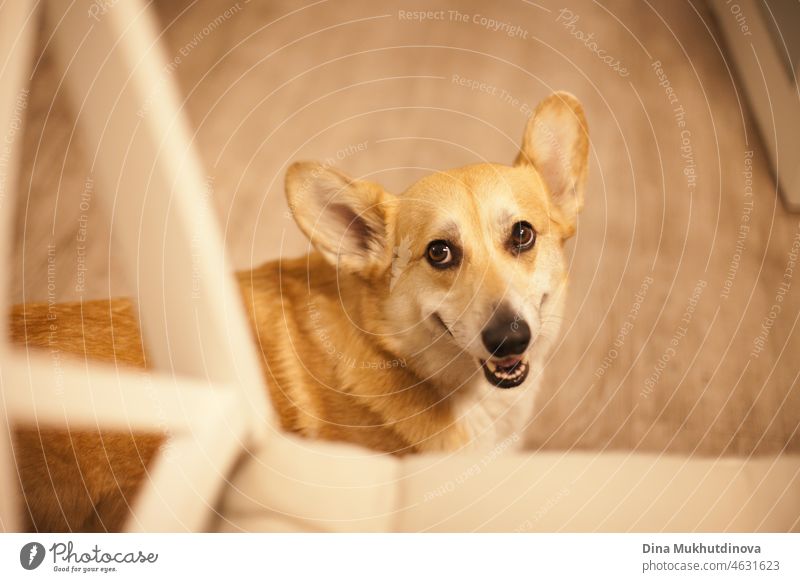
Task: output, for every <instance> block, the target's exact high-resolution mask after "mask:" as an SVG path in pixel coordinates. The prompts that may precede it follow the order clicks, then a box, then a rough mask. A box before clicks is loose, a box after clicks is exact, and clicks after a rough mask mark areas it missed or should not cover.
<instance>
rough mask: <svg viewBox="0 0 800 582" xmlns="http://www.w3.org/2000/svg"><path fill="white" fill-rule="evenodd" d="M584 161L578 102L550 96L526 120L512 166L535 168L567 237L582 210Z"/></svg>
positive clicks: (585, 134) (584, 131)
mask: <svg viewBox="0 0 800 582" xmlns="http://www.w3.org/2000/svg"><path fill="white" fill-rule="evenodd" d="M588 157H589V127H588V125H587V124H586V116H585V115H584V113H583V107H582V106H581V103H580V101H578V99H577V98H576V97H575V96H574V95H572V94H570V93H566V92H564V91H559V92H558V93H553V94H552V95H550V96H549V97H548V98H547V99H545V100H544V101H542V102H541V103H539V105H538V106H537V107H536V111H534V113H533V115H532V116H531V118H530V119H529V120H528V124H527V126H526V127H525V135H524V136H523V138H522V148H521V150H520V152H519V155H518V156H517V159H516V162H515V165H523V164H531V165H533V166H534V167H535V168H536V170H537V171H538V172H539V175H540V176H541V177H542V180H543V181H544V183H545V184H546V185H547V187H548V189H549V190H550V195H551V197H552V200H553V202H554V203H555V205H556V206H557V207H558V208H559V209H560V210H561V213H562V214H563V216H564V218H566V219H567V221H569V225H568V226H569V227H570V231H571V232H569V234H572V232H574V229H575V224H576V222H577V219H578V213H579V212H580V211H581V209H582V208H583V194H584V189H585V186H586V170H587V166H588Z"/></svg>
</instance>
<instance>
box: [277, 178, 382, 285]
mask: <svg viewBox="0 0 800 582" xmlns="http://www.w3.org/2000/svg"><path fill="white" fill-rule="evenodd" d="M286 197H287V199H288V201H289V208H290V209H291V211H292V214H293V215H294V219H295V221H296V222H297V224H298V226H299V227H300V229H301V230H302V231H303V232H304V233H305V235H306V236H307V237H308V238H309V240H311V242H312V243H313V244H314V246H315V247H316V248H317V250H319V251H320V252H321V253H322V254H323V256H324V257H325V258H326V259H327V260H328V262H329V263H331V264H332V265H334V266H336V267H341V268H343V269H345V270H346V271H349V272H351V273H356V274H360V275H364V276H370V275H372V274H373V273H375V272H378V271H380V270H382V269H384V268H386V267H388V265H389V263H390V262H391V256H390V253H389V251H388V247H389V244H388V240H389V239H388V224H389V219H388V212H389V206H390V204H388V199H389V198H390V197H391V196H390V195H389V194H387V193H386V192H385V191H384V189H383V188H382V187H381V186H380V185H378V184H375V183H373V182H367V181H365V180H353V179H352V178H349V177H348V176H346V175H345V174H343V173H342V172H339V171H338V170H335V169H333V168H330V167H328V166H324V165H322V164H319V163H316V162H297V163H294V164H292V165H291V166H290V167H289V169H288V170H287V172H286Z"/></svg>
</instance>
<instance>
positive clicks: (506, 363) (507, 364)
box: [492, 356, 522, 368]
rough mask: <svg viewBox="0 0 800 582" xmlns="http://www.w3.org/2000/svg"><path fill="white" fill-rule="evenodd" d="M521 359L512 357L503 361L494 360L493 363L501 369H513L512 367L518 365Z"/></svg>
mask: <svg viewBox="0 0 800 582" xmlns="http://www.w3.org/2000/svg"><path fill="white" fill-rule="evenodd" d="M521 359H522V358H519V357H516V356H511V357H508V358H503V359H502V360H492V363H493V364H494V365H495V366H498V367H500V368H511V367H512V366H514V365H516V364H518V363H519V362H520V361H521Z"/></svg>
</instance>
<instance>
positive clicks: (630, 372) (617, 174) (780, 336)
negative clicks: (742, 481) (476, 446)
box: [12, 0, 800, 456]
mask: <svg viewBox="0 0 800 582" xmlns="http://www.w3.org/2000/svg"><path fill="white" fill-rule="evenodd" d="M424 5H425V7H426V10H444V12H443V13H442V14H441V17H442V18H443V20H430V21H427V22H418V21H415V20H412V19H410V18H408V17H407V16H408V15H407V14H405V13H404V12H401V11H406V10H408V9H409V6H408V5H407V3H397V4H393V3H391V2H381V3H375V2H368V1H366V0H361V1H357V2H347V3H344V2H321V3H315V4H313V5H312V4H309V5H308V6H307V7H305V8H303V7H301V6H300V5H299V4H297V3H293V2H288V1H275V2H268V3H260V2H251V3H248V2H245V0H239V1H238V2H236V1H235V0H222V1H217V2H207V1H204V2H202V3H197V4H193V3H191V2H166V1H164V2H160V3H157V8H158V15H159V18H160V25H161V26H162V27H163V29H164V38H165V41H166V46H167V55H166V57H167V61H168V62H170V67H169V70H167V71H165V72H164V75H165V78H168V77H170V76H174V77H176V78H177V80H178V82H179V84H180V86H181V88H182V90H183V92H184V94H185V95H186V103H185V105H186V110H187V112H188V114H189V117H190V119H191V121H192V122H193V124H194V126H195V127H196V129H197V133H196V136H195V138H196V141H197V147H198V149H199V151H200V153H201V155H202V158H203V160H204V162H205V165H206V168H207V172H208V177H207V183H208V186H209V192H208V193H207V196H208V200H207V201H208V205H209V209H210V210H213V211H215V212H216V213H217V214H218V216H219V219H220V221H221V222H222V224H223V225H224V228H225V235H226V241H227V246H228V249H229V251H230V254H231V256H232V258H233V260H234V262H235V264H236V266H237V267H239V268H249V267H251V266H254V265H257V264H259V263H261V262H263V261H265V260H268V259H273V258H276V257H278V256H293V255H298V254H301V253H304V252H305V251H306V242H305V240H304V239H303V237H302V236H301V234H300V233H299V231H298V230H297V228H296V227H295V226H294V225H293V224H292V222H291V220H290V219H289V218H288V216H287V213H286V210H287V208H286V203H285V202H284V197H283V192H282V181H283V172H284V170H285V168H286V166H287V165H288V164H289V163H290V162H291V161H293V160H296V159H329V160H333V161H334V162H335V163H336V164H337V165H339V166H340V167H342V168H343V169H344V170H345V171H347V172H349V173H351V174H354V175H357V176H367V175H368V176H370V177H371V179H374V180H378V181H381V182H383V183H384V184H385V185H386V186H387V187H388V189H390V190H392V191H402V190H403V189H404V188H405V186H406V185H408V184H409V183H410V182H411V181H413V180H415V179H416V178H418V177H420V176H422V175H423V174H425V173H427V172H430V171H431V170H435V169H444V168H448V167H452V166H458V165H462V164H466V163H470V162H473V161H476V160H480V159H486V160H491V161H504V162H510V161H511V160H512V159H513V157H514V155H515V150H516V147H517V146H516V144H517V141H518V139H519V137H520V136H521V132H522V127H523V123H524V121H525V117H526V114H527V113H528V112H529V110H530V109H529V108H530V107H533V106H534V105H535V103H536V102H537V100H539V99H541V98H542V97H544V96H545V95H546V94H547V93H549V92H550V91H552V90H556V89H566V90H568V91H571V92H573V93H575V94H576V95H578V96H579V98H580V99H581V100H582V101H583V103H584V105H585V107H586V111H587V116H588V119H589V124H590V127H591V132H592V141H593V150H592V163H591V170H590V172H591V174H590V180H589V192H588V198H587V204H586V209H585V212H584V214H583V215H582V217H581V221H580V225H579V234H578V236H577V239H576V240H575V241H574V243H572V244H571V246H570V252H571V256H572V263H571V297H570V301H569V306H568V309H567V319H566V321H565V326H564V334H563V339H562V342H561V344H560V346H559V348H558V350H557V351H556V353H555V354H554V355H553V357H552V361H551V363H550V366H549V369H548V372H547V382H546V385H545V388H544V390H543V393H542V395H541V400H540V411H539V413H538V415H537V416H536V419H535V421H534V422H533V424H532V425H531V427H530V432H529V437H530V444H531V446H533V447H535V448H547V449H568V448H580V449H595V450H600V449H631V450H633V449H636V450H648V451H664V452H669V453H678V452H680V453H690V454H699V455H714V456H716V455H721V454H725V455H733V454H736V455H751V454H766V453H777V452H780V451H786V450H791V451H794V452H797V451H800V435H798V425H799V423H800V388H798V374H799V373H800V357H799V356H800V333H798V330H797V320H798V315H799V314H800V268H798V267H797V265H794V266H793V265H792V264H791V263H790V260H791V259H792V257H794V258H796V256H795V255H796V251H797V249H798V246H797V245H798V244H800V238H798V237H800V216H797V215H788V214H786V213H785V212H784V211H783V209H782V208H781V205H780V202H779V200H778V197H777V194H776V191H775V183H774V181H773V179H772V177H771V173H770V169H769V165H768V160H767V159H766V157H765V150H764V148H763V146H762V145H761V142H760V138H759V136H758V134H757V132H756V130H755V128H754V126H753V124H752V121H751V117H750V115H749V113H748V112H747V110H746V106H745V103H744V96H743V95H742V94H741V92H739V91H737V87H736V85H735V76H734V75H733V73H732V71H731V67H732V65H731V64H726V62H725V60H724V58H723V56H722V53H721V52H720V46H719V40H718V39H717V36H716V28H715V23H714V22H713V20H712V18H711V16H710V14H709V12H708V10H707V9H706V7H705V4H704V3H703V2H699V1H694V2H692V3H684V2H671V1H666V0H661V1H658V2H652V3H649V4H648V3H633V2H623V1H619V2H611V3H605V2H603V3H600V4H595V3H592V2H573V3H571V8H570V11H571V12H572V14H567V13H564V12H561V8H562V6H563V4H559V3H555V2H542V3H532V2H522V1H516V0H504V1H502V2H498V3H481V2H477V1H474V2H460V3H458V10H457V13H453V12H449V11H450V10H454V8H452V6H451V5H449V4H447V3H444V2H439V1H434V2H428V3H425V4H424ZM420 6H422V5H420ZM110 9H111V10H113V6H111V8H110ZM576 16H577V17H578V19H577V20H575V17H576ZM100 17H102V15H101V16H100ZM464 19H466V22H465V21H463V20H464ZM484 19H493V20H494V21H496V22H497V23H498V24H497V25H496V26H495V25H492V24H491V23H490V22H489V21H488V20H484ZM493 27H495V28H497V30H492V28H493ZM512 27H516V28H512ZM590 34H593V35H594V36H593V37H592V38H593V39H594V43H596V45H595V44H592V41H586V40H581V38H583V39H585V38H586V37H587V36H588V35H590ZM595 46H596V47H597V48H598V49H599V50H603V51H605V52H604V53H602V54H603V55H606V56H607V59H606V60H612V61H618V63H617V62H612V63H611V64H610V65H609V64H606V62H604V61H603V60H602V59H601V58H600V57H599V56H598V55H597V54H596V53H595V52H593V50H592V48H591V47H595ZM37 58H39V60H38V61H37V69H36V72H35V75H34V78H33V82H32V88H31V96H30V100H29V103H28V105H27V115H28V118H27V128H28V131H27V134H26V136H25V138H24V145H25V160H24V169H23V172H22V182H23V188H24V192H23V203H22V204H20V205H19V207H18V209H17V223H16V224H17V247H16V255H15V257H14V260H13V262H12V269H13V271H12V281H13V294H14V299H15V300H16V301H18V302H22V301H34V300H48V299H56V300H68V299H76V298H78V297H80V296H83V297H85V298H101V297H108V296H109V295H125V294H131V293H132V291H133V289H134V288H135V287H134V284H135V281H131V280H128V279H126V278H125V277H124V276H123V274H122V273H123V270H122V269H121V266H120V265H119V264H117V263H116V259H115V257H116V256H117V254H118V248H117V247H116V245H115V243H113V242H110V241H111V237H110V234H109V233H110V230H111V228H110V224H109V221H108V219H107V218H106V216H107V214H106V213H105V212H104V209H101V208H98V207H96V205H95V204H94V201H93V198H92V194H93V192H94V187H95V186H94V183H93V181H92V175H91V159H92V152H87V151H85V149H84V148H83V146H82V144H81V141H80V136H79V134H77V133H75V118H74V116H73V115H72V113H71V112H70V111H69V109H68V108H67V106H66V99H65V98H64V96H63V95H62V94H61V93H59V92H58V91H57V87H58V86H59V79H58V78H57V76H56V74H55V72H54V70H53V67H52V64H51V56H50V55H49V54H48V53H47V51H46V50H45V51H44V52H43V53H40V54H39V55H37ZM659 63H660V65H659ZM473 82H476V83H475V84H474V85H475V86H476V87H477V88H474V89H473V88H471V87H472V86H473ZM481 84H483V86H481ZM668 88H669V91H668ZM158 91H159V87H158V86H155V87H154V88H153V98H154V99H155V98H158ZM670 99H672V102H670ZM86 113H87V114H91V112H86ZM139 114H140V115H147V111H146V109H145V110H143V111H140V112H139ZM681 124H683V125H681ZM750 152H752V153H750ZM745 172H747V173H745ZM142 234H143V236H146V234H147V232H146V225H144V227H143V232H142ZM82 239H85V240H82ZM793 244H795V246H794V249H795V250H794V254H792V245H793ZM110 265H112V267H111V268H110V267H109V266H110ZM141 268H149V266H148V265H146V264H143V265H141ZM792 269H794V270H793V271H792ZM48 289H49V290H48ZM773 305H775V306H777V308H773Z"/></svg>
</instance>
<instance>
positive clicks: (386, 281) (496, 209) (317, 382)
mask: <svg viewBox="0 0 800 582" xmlns="http://www.w3.org/2000/svg"><path fill="white" fill-rule="evenodd" d="M587 155H588V135H587V132H586V121H585V119H584V116H583V112H582V110H581V107H580V104H579V103H578V101H577V100H576V99H575V98H574V97H572V96H571V95H568V94H565V93H557V94H554V95H552V96H551V97H549V98H548V99H546V100H545V101H543V102H542V104H540V106H539V107H538V108H537V110H536V112H535V113H534V115H533V116H532V118H531V120H530V122H529V123H528V126H527V128H526V131H525V134H524V136H523V142H522V149H521V152H520V154H519V156H518V158H517V160H516V162H515V165H514V166H504V165H500V164H476V165H473V166H467V167H464V168H460V169H456V170H452V171H448V172H440V173H437V174H434V175H431V176H428V177H426V178H424V179H422V180H421V181H419V182H418V183H416V184H414V185H413V186H412V187H411V188H409V189H408V190H407V191H406V192H405V193H403V194H402V195H399V196H394V195H391V194H388V193H387V192H385V191H384V190H383V188H381V187H380V186H379V185H377V184H374V183H371V182H367V181H360V180H352V179H350V178H348V177H347V176H345V175H344V174H342V173H341V172H338V171H336V170H332V169H330V168H327V167H325V166H322V165H319V164H314V163H308V162H305V163H299V164H295V165H293V166H292V167H291V168H290V169H289V171H288V172H287V178H286V188H287V196H288V198H289V203H290V206H291V208H292V209H293V212H294V216H295V219H296V220H297V223H298V225H299V226H300V227H301V229H302V230H303V231H304V232H305V233H306V234H307V235H308V236H309V238H310V239H311V241H312V242H313V243H314V244H315V246H316V247H317V249H318V252H314V253H312V254H310V255H309V256H307V257H303V258H299V259H293V260H286V261H279V262H273V263H268V264H266V265H263V266H262V267H260V268H257V269H255V270H253V271H249V272H245V273H240V274H239V275H238V281H239V284H240V288H241V291H242V297H243V299H244V302H245V305H246V307H247V310H248V312H249V314H250V318H251V320H252V322H253V330H254V337H255V340H256V341H257V343H258V346H259V349H260V352H261V353H262V355H263V365H264V370H265V375H266V379H267V385H268V388H269V391H270V396H271V399H272V402H273V404H274V406H275V408H276V410H277V411H278V413H279V416H280V419H281V422H282V424H283V427H284V428H285V429H286V430H289V431H293V432H297V433H300V434H303V435H306V436H309V437H315V438H323V439H328V440H338V441H348V442H352V443H357V444H361V445H364V446H367V447H370V448H372V449H375V450H377V451H382V452H386V453H393V454H405V453H410V452H422V451H451V450H456V449H458V448H461V447H465V446H482V445H486V444H492V443H496V442H498V441H499V440H500V439H501V438H505V437H508V436H509V435H511V434H514V433H516V432H517V431H519V430H521V429H522V428H524V425H525V423H526V422H527V420H528V419H529V418H530V416H531V414H532V412H533V398H534V397H535V393H536V390H537V388H538V376H539V372H540V370H541V366H542V365H543V362H544V359H545V357H546V355H547V354H548V352H549V350H550V348H551V346H552V342H553V340H554V338H555V335H556V334H557V332H558V329H559V326H560V319H561V315H562V311H563V297H564V288H565V283H566V268H565V264H564V257H563V243H564V241H565V240H566V239H567V238H569V237H570V236H571V235H572V234H573V233H574V230H575V220H576V216H577V212H578V211H579V210H580V208H581V207H582V205H583V188H584V183H585V177H586V158H587ZM519 220H525V221H527V222H530V223H531V224H532V225H533V227H534V228H535V230H536V231H537V233H538V236H537V240H536V244H535V246H534V247H533V249H532V250H531V251H529V252H526V253H524V254H520V255H518V256H517V255H513V254H511V253H509V252H508V250H507V248H506V247H505V246H504V245H505V243H506V241H507V238H508V232H509V228H510V226H511V225H513V224H514V222H515V221H519ZM446 237H450V238H454V239H456V240H457V241H458V244H459V245H460V246H461V247H463V262H462V263H461V264H460V266H459V267H458V268H457V269H450V270H446V271H445V270H436V269H434V268H432V267H431V265H429V264H428V263H427V262H426V259H425V253H426V248H427V245H428V243H429V242H430V241H432V240H438V239H442V238H446ZM502 302H505V303H508V304H510V305H513V307H514V309H515V310H516V311H517V312H518V313H519V314H520V315H521V316H522V317H524V318H525V319H526V320H527V321H529V322H530V324H531V326H532V327H533V328H534V331H535V336H536V337H535V341H533V342H532V343H531V347H530V348H529V350H528V355H527V357H528V358H529V359H530V362H531V367H532V372H531V374H530V376H531V378H529V379H527V380H526V381H525V383H524V384H523V385H522V386H520V387H518V388H514V389H512V390H502V389H499V388H497V387H495V386H490V385H489V384H488V382H486V380H485V379H484V378H483V374H482V372H481V366H480V363H479V362H480V359H481V358H486V357H489V356H490V355H491V354H489V356H487V355H486V349H485V348H484V347H483V346H481V345H480V344H481V341H480V335H481V330H482V329H483V327H484V326H485V325H486V324H487V321H489V320H490V319H491V317H492V315H493V314H494V313H495V311H496V310H497V308H498V305H499V304H500V303H502ZM56 310H57V311H56V318H57V319H56V321H57V323H58V325H57V326H56V327H57V332H56V334H55V335H53V334H51V328H50V323H51V322H50V320H49V319H48V311H49V306H47V305H44V304H38V305H27V306H24V307H22V308H17V309H15V310H14V312H13V314H12V327H11V335H12V338H13V340H14V341H16V342H19V343H25V344H27V345H29V346H39V347H44V348H47V349H51V350H52V349H56V350H60V351H63V352H66V353H72V354H75V355H77V356H78V357H84V358H93V359H99V360H104V361H108V362H115V363H117V364H119V365H123V366H145V365H146V358H145V355H144V354H145V352H144V350H143V349H142V343H141V337H140V334H139V328H138V325H137V321H136V318H135V313H134V311H133V309H132V307H131V305H130V304H129V303H128V302H126V301H123V300H112V301H110V302H109V301H97V302H88V303H84V304H63V305H58V306H56ZM434 314H435V316H436V317H434ZM51 317H52V316H51ZM437 317H438V318H440V319H441V322H439V323H437V321H436V318H437ZM442 325H444V326H445V328H442ZM445 329H446V330H447V331H445ZM159 442H160V440H159V438H158V437H156V436H152V435H135V436H132V435H120V434H102V435H98V434H87V433H80V434H72V435H69V434H66V433H63V432H57V431H36V430H30V429H28V430H20V431H18V432H17V438H16V453H17V459H18V463H19V471H20V478H21V482H22V485H23V488H24V491H25V497H26V502H27V505H28V510H29V515H30V526H31V527H32V528H34V529H39V530H66V529H71V530H97V529H102V528H104V527H106V528H110V529H117V528H119V527H120V526H121V523H122V519H123V518H124V515H125V514H126V512H127V506H128V504H129V503H130V502H131V500H132V499H133V498H134V496H135V491H136V487H137V484H138V483H139V482H140V480H141V478H142V476H143V475H144V474H145V471H146V466H147V463H148V462H149V460H150V459H151V458H152V455H153V454H154V452H155V451H156V450H157V448H158V445H159Z"/></svg>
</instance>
